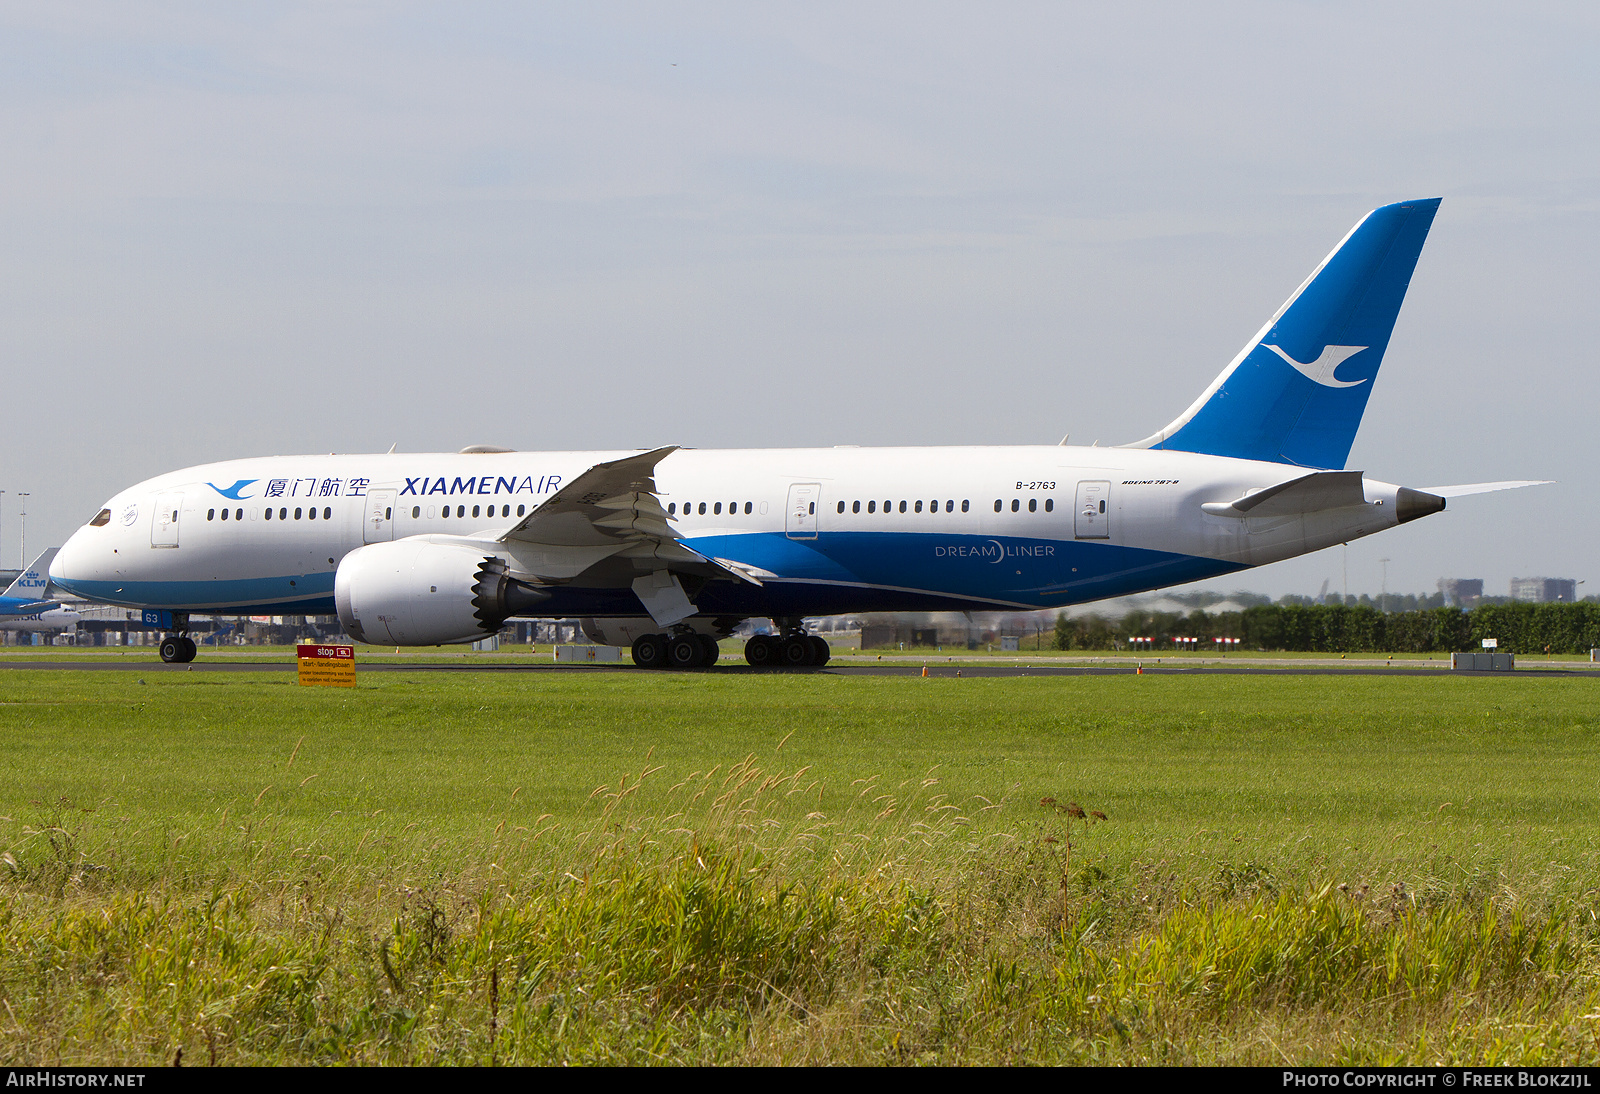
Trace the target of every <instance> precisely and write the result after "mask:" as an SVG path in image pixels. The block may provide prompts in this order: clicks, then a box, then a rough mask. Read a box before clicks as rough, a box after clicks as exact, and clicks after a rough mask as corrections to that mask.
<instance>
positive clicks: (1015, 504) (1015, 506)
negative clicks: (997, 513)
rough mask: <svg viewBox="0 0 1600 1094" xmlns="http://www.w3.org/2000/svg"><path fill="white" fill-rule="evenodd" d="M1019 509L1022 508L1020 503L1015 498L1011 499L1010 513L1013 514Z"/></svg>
mask: <svg viewBox="0 0 1600 1094" xmlns="http://www.w3.org/2000/svg"><path fill="white" fill-rule="evenodd" d="M1021 508H1022V503H1021V502H1020V501H1018V500H1017V499H1016V498H1012V499H1011V511H1012V512H1013V513H1015V512H1017V511H1018V510H1019V509H1021Z"/></svg>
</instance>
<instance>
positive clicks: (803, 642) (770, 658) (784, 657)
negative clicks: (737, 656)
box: [744, 631, 833, 669]
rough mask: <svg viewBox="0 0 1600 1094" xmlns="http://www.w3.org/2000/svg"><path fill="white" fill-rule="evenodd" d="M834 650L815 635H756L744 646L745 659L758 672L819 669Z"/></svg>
mask: <svg viewBox="0 0 1600 1094" xmlns="http://www.w3.org/2000/svg"><path fill="white" fill-rule="evenodd" d="M832 656H833V651H831V650H830V649H828V643H827V642H826V641H825V640H823V639H821V638H819V637H817V636H816V635H814V634H801V633H799V632H798V631H797V632H795V633H793V634H786V635H783V636H782V637H779V636H778V635H775V634H758V635H756V636H755V637H754V638H752V639H750V641H748V642H746V643H745V644H744V659H745V660H746V661H748V662H750V664H751V665H752V666H754V667H755V668H758V669H776V668H786V669H802V668H816V669H820V668H821V667H822V666H823V665H826V664H827V663H828V658H830V657H832Z"/></svg>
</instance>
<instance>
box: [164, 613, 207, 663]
mask: <svg viewBox="0 0 1600 1094" xmlns="http://www.w3.org/2000/svg"><path fill="white" fill-rule="evenodd" d="M172 627H173V629H174V630H175V631H177V632H178V633H177V634H169V635H167V636H166V637H165V638H163V639H162V640H161V660H162V661H164V662H166V663H167V664H169V665H187V664H188V663H189V662H190V661H193V660H194V655H195V654H196V653H197V652H199V651H198V649H197V648H196V647H195V644H194V639H192V638H190V637H189V635H188V633H187V632H188V630H189V617H188V616H187V615H184V614H181V613H179V612H173V613H172Z"/></svg>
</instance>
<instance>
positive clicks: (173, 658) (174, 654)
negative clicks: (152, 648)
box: [161, 634, 184, 665]
mask: <svg viewBox="0 0 1600 1094" xmlns="http://www.w3.org/2000/svg"><path fill="white" fill-rule="evenodd" d="M183 654H184V649H183V640H182V639H181V638H179V637H178V636H177V635H175V634H174V635H169V636H168V637H166V638H163V639H162V640H161V660H162V661H163V662H165V663H166V664H169V665H181V664H182V663H183Z"/></svg>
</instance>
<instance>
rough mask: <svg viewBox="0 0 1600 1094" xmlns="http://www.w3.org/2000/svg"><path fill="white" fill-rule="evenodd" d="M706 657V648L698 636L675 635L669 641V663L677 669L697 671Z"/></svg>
mask: <svg viewBox="0 0 1600 1094" xmlns="http://www.w3.org/2000/svg"><path fill="white" fill-rule="evenodd" d="M705 657H706V648H705V646H703V645H701V643H700V636H699V635H698V634H675V635H673V636H672V637H671V638H669V639H667V661H668V662H669V663H670V664H671V665H672V667H673V668H675V669H697V668H699V667H700V666H701V665H702V664H704V663H705Z"/></svg>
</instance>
